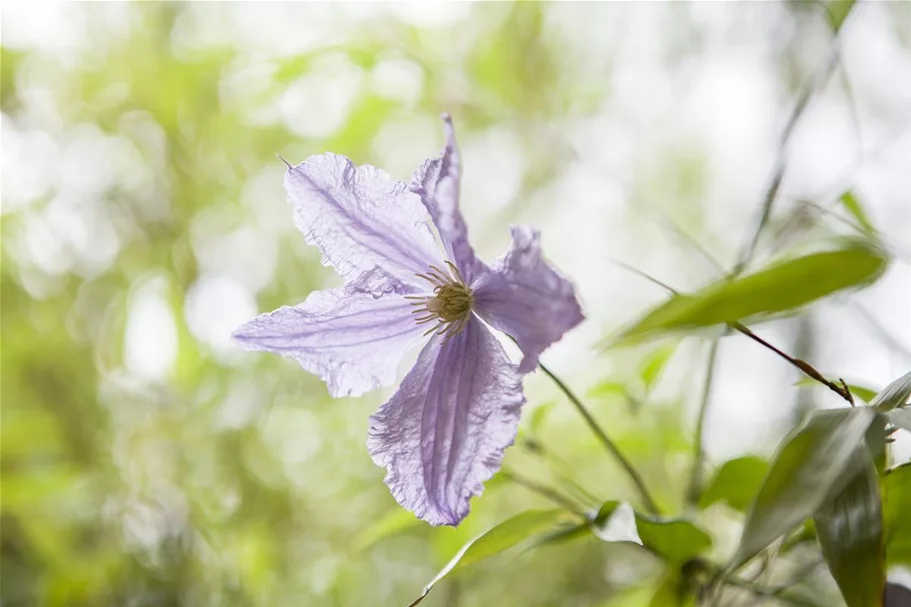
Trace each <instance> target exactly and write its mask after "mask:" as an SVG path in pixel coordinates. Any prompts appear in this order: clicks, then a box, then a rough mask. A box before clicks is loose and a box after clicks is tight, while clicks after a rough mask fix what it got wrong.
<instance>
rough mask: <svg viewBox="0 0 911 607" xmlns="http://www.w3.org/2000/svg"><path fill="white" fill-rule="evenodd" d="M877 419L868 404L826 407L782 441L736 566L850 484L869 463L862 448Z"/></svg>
mask: <svg viewBox="0 0 911 607" xmlns="http://www.w3.org/2000/svg"><path fill="white" fill-rule="evenodd" d="M873 417H874V414H873V412H872V411H871V410H870V409H865V408H864V409H850V410H834V411H821V412H818V413H816V414H814V415H813V416H811V417H810V418H809V419H808V420H807V422H806V423H805V424H804V425H803V426H802V427H801V428H800V429H798V430H797V431H796V432H795V433H794V434H792V435H791V436H790V437H788V438H786V439H785V440H784V441H783V442H782V445H781V446H780V447H779V449H778V452H777V453H776V454H775V457H774V458H773V459H772V464H771V468H770V469H769V473H768V475H767V476H766V478H765V480H764V481H763V483H762V487H761V488H760V489H759V493H758V494H757V496H756V499H755V500H754V501H753V505H752V507H751V508H750V512H749V515H748V516H747V521H746V524H745V526H744V530H743V533H742V535H741V538H740V546H739V547H738V549H737V554H736V555H735V557H734V559H733V561H734V562H733V567H739V566H740V565H742V564H743V563H745V562H746V561H748V560H749V559H750V558H752V557H753V556H754V555H756V554H757V553H758V552H759V551H760V550H762V549H763V548H765V547H766V546H768V545H769V544H771V543H772V542H773V541H775V540H776V539H777V538H779V537H781V536H782V535H784V534H785V533H787V532H788V531H790V530H791V529H792V528H793V527H794V526H795V525H797V524H798V523H800V522H801V521H803V520H804V519H805V518H807V517H808V516H811V515H813V514H814V513H815V512H816V511H817V509H818V508H819V507H820V506H821V505H822V504H823V503H824V501H825V500H826V498H827V497H828V496H829V495H831V494H832V493H839V492H840V491H841V490H842V489H843V488H844V486H845V485H846V483H847V481H848V480H849V479H850V478H851V477H852V475H853V474H854V472H855V470H856V468H857V467H858V466H860V465H862V464H863V460H861V461H860V462H858V461H857V460H858V458H857V446H858V445H859V444H861V441H862V440H863V439H864V437H865V435H866V433H867V430H868V428H869V427H870V424H871V423H872V422H873Z"/></svg>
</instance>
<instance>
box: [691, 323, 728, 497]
mask: <svg viewBox="0 0 911 607" xmlns="http://www.w3.org/2000/svg"><path fill="white" fill-rule="evenodd" d="M719 343H721V338H720V337H716V338H715V339H714V341H712V347H711V349H710V350H709V360H708V363H707V365H708V367H707V369H706V372H705V381H704V382H703V383H702V402H700V403H699V415H698V416H697V417H696V436H695V438H694V439H693V442H694V444H695V445H694V451H693V469H692V471H691V472H690V482H689V485H688V486H687V491H686V501H687V503H689V504H691V505H695V504H696V503H697V502H698V501H699V496H700V494H701V493H702V467H703V464H704V463H705V447H704V446H703V442H704V439H703V434H704V432H705V418H706V415H707V414H708V410H709V400H710V397H711V394H712V380H713V378H714V375H715V360H716V359H717V358H718V344H719Z"/></svg>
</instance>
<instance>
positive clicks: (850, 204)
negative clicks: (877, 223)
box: [838, 192, 876, 236]
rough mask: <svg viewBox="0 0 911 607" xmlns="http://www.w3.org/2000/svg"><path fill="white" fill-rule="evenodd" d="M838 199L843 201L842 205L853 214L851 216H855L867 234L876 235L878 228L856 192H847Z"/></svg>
mask: <svg viewBox="0 0 911 607" xmlns="http://www.w3.org/2000/svg"><path fill="white" fill-rule="evenodd" d="M838 201H839V202H840V203H841V206H843V207H844V208H845V210H846V211H847V212H848V213H850V214H851V217H853V218H854V220H855V221H856V222H857V224H858V225H859V226H860V229H861V230H862V231H863V232H864V233H865V234H867V235H868V236H875V234H876V228H875V227H874V225H873V222H871V221H870V218H869V217H868V216H867V212H866V211H865V210H864V208H863V206H861V204H860V201H859V200H858V199H857V196H855V195H854V192H845V193H844V194H842V195H841V198H839V199H838Z"/></svg>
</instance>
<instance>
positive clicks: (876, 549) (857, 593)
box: [813, 444, 886, 607]
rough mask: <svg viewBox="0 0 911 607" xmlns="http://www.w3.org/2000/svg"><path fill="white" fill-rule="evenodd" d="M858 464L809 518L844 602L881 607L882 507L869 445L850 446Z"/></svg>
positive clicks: (855, 606) (883, 569) (883, 578)
mask: <svg viewBox="0 0 911 607" xmlns="http://www.w3.org/2000/svg"><path fill="white" fill-rule="evenodd" d="M853 457H854V458H855V459H856V460H857V461H858V464H857V466H856V471H855V473H854V475H853V476H852V478H851V479H850V480H849V481H848V484H847V486H846V487H845V488H844V489H843V490H842V491H841V493H839V494H837V495H835V496H834V497H831V498H829V499H828V500H826V502H824V503H823V505H822V506H821V507H820V508H819V510H817V511H816V513H815V514H814V516H813V521H814V522H815V523H816V534H817V537H818V538H819V545H820V547H821V548H822V554H823V557H824V558H825V560H826V564H827V565H828V567H829V571H830V572H831V573H832V577H833V578H835V582H836V583H837V584H838V588H839V589H840V590H841V594H842V597H844V599H845V602H846V603H847V604H848V607H881V606H882V594H883V588H884V586H885V583H886V563H885V554H884V549H883V509H882V502H881V500H880V497H879V482H878V479H877V476H876V469H875V467H874V465H873V460H872V458H871V457H870V453H869V450H868V449H867V447H866V446H865V445H864V444H860V445H858V446H857V448H855V450H854V456H853Z"/></svg>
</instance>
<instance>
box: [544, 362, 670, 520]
mask: <svg viewBox="0 0 911 607" xmlns="http://www.w3.org/2000/svg"><path fill="white" fill-rule="evenodd" d="M538 366H539V367H540V368H541V370H542V371H544V374H545V375H547V376H548V377H549V378H551V379H552V380H553V382H554V383H555V384H557V387H558V388H560V390H561V391H562V392H563V394H565V395H566V398H568V399H569V402H570V403H572V405H573V406H574V407H575V408H576V411H578V412H579V414H580V415H581V416H582V418H583V419H584V420H585V423H586V424H588V427H589V428H590V429H591V431H592V432H593V433H594V434H595V436H596V437H597V438H598V440H599V441H601V444H602V445H604V448H605V449H607V451H608V453H610V454H611V455H612V456H613V457H614V459H616V460H617V462H619V463H620V465H621V466H622V467H623V469H624V470H625V471H626V474H627V475H628V476H629V477H630V479H631V480H632V481H633V484H634V485H636V489H637V490H638V491H639V495H640V496H641V497H642V502H643V504H644V505H645V508H646V510H648V511H649V512H650V513H651V514H659V510H658V506H657V505H656V504H655V500H653V499H652V496H651V494H650V493H649V491H648V488H647V487H646V486H645V482H644V481H643V480H642V476H640V475H639V472H638V471H637V470H636V469H635V468H634V467H633V465H632V464H631V463H630V461H629V460H628V459H626V457H625V456H624V455H623V454H622V453H621V452H620V450H619V449H618V448H617V445H616V444H615V443H614V441H612V440H611V439H610V437H609V436H608V435H607V433H605V432H604V430H603V429H602V428H601V426H599V425H598V422H597V421H596V420H595V418H594V417H592V414H591V413H590V412H589V411H588V409H587V408H586V407H585V405H584V404H582V401H581V400H579V397H577V396H576V395H575V394H574V393H573V391H572V390H570V389H569V386H567V385H566V384H565V383H563V381H562V380H561V379H560V378H559V377H557V376H556V375H554V374H553V372H552V371H551V370H550V369H548V368H547V367H545V366H544V365H543V364H541V363H539V364H538Z"/></svg>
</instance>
